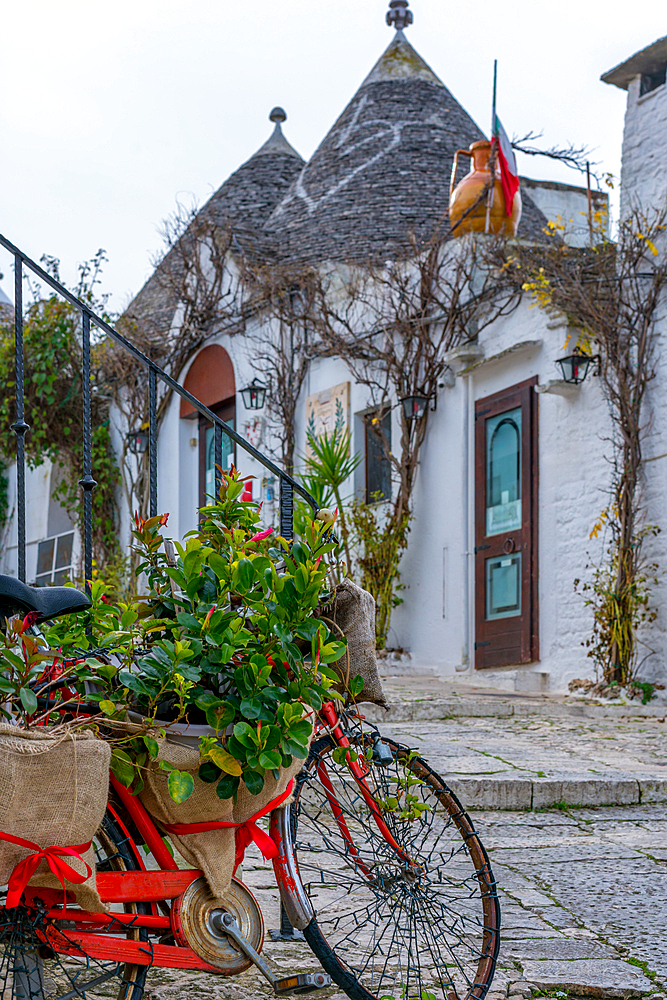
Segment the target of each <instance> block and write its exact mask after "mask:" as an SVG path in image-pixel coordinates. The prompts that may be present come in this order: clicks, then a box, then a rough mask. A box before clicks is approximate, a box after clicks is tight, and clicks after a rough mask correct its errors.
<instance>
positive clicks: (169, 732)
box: [127, 711, 231, 747]
mask: <svg viewBox="0 0 667 1000" xmlns="http://www.w3.org/2000/svg"><path fill="white" fill-rule="evenodd" d="M127 717H128V719H129V720H130V722H135V723H137V725H141V724H142V723H145V722H146V721H148V720H147V719H145V718H144V716H143V715H139V713H138V712H131V711H128V713H127ZM150 721H151V724H152V725H154V726H157V727H158V728H159V729H164V731H165V734H166V737H167V743H176V744H178V745H179V746H182V747H198V746H199V738H200V737H201V736H215V729H211V727H210V726H193V725H191V724H190V723H189V722H166V721H165V720H164V719H152V720H150ZM229 732H231V728H230V729H229Z"/></svg>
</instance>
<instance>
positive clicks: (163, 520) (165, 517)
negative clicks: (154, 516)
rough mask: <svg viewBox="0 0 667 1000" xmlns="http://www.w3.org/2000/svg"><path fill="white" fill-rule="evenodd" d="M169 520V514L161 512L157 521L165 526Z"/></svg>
mask: <svg viewBox="0 0 667 1000" xmlns="http://www.w3.org/2000/svg"><path fill="white" fill-rule="evenodd" d="M168 520H169V514H161V515H160V517H159V519H158V522H157V523H158V524H160V525H162V526H163V527H166V524H167V521H168Z"/></svg>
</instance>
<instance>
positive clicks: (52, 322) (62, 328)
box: [0, 250, 120, 568]
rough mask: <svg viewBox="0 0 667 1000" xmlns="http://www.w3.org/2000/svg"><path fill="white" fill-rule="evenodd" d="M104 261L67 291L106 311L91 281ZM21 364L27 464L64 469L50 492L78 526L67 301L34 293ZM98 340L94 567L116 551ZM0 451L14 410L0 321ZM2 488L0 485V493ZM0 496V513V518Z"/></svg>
mask: <svg viewBox="0 0 667 1000" xmlns="http://www.w3.org/2000/svg"><path fill="white" fill-rule="evenodd" d="M104 261H105V255H104V251H102V250H100V251H98V253H97V254H96V255H95V257H94V258H93V259H92V260H91V261H88V262H86V263H84V264H82V265H81V267H80V276H79V282H78V284H77V287H76V289H75V292H76V294H77V296H78V297H79V298H81V299H82V300H83V301H85V302H86V303H87V304H88V305H89V306H91V307H92V308H93V309H95V310H96V311H97V312H99V313H101V314H102V316H103V317H104V318H105V319H109V318H110V317H108V316H107V314H106V312H105V298H104V297H101V298H100V297H99V296H98V295H97V292H96V286H97V285H98V284H99V282H100V273H101V268H102V266H103V263H104ZM42 264H43V265H44V266H45V267H46V269H47V270H48V271H49V272H50V273H51V274H52V275H53V276H54V277H55V278H57V279H59V277H60V276H59V273H58V262H57V261H56V260H54V259H53V258H42ZM23 350H24V372H25V381H24V387H25V415H26V420H27V422H28V424H29V425H30V430H29V432H28V433H27V434H26V437H25V446H26V458H27V461H28V464H29V465H30V466H31V467H33V468H34V467H36V466H38V465H40V464H42V463H43V462H44V461H45V459H50V460H51V461H53V462H54V463H56V465H57V466H59V467H60V468H62V469H63V470H64V476H63V478H62V480H61V482H60V484H59V486H58V487H57V489H56V491H55V496H54V498H55V499H57V500H59V501H60V502H61V504H62V505H63V506H64V507H65V508H66V509H67V510H68V512H69V513H71V514H72V515H73V516H74V518H75V519H76V521H77V523H78V525H79V528H80V530H82V529H83V494H82V490H81V487H80V486H79V479H80V478H81V468H82V460H83V426H82V422H83V417H82V407H81V392H82V387H83V386H82V377H83V376H82V353H81V315H80V312H79V310H78V309H77V308H76V307H74V306H72V305H71V304H70V303H69V302H65V301H63V300H62V299H59V298H58V297H57V296H56V295H52V296H50V297H48V298H40V297H39V288H37V289H36V296H35V298H34V300H33V301H32V302H31V303H30V304H29V305H28V308H27V309H26V311H25V314H24V317H23ZM104 354H105V342H104V341H95V339H94V337H93V344H92V349H91V368H92V371H93V375H92V377H91V381H92V383H93V389H94V390H100V391H93V395H92V413H91V415H92V442H91V446H92V464H93V469H94V470H95V479H96V480H97V487H96V488H95V490H94V491H93V508H92V509H93V544H94V548H95V558H96V560H97V564H98V567H99V568H102V567H103V566H104V564H105V563H106V562H107V561H108V560H109V559H112V558H114V557H116V556H117V555H118V539H117V504H116V490H117V487H118V484H119V482H120V473H119V469H118V463H117V461H116V457H115V455H114V451H113V448H112V445H111V437H110V433H109V396H108V394H107V392H106V390H105V386H106V381H105V375H104V372H103V367H104V365H103V362H104ZM0 383H1V384H2V386H3V389H4V391H3V394H2V397H1V398H0V427H2V433H0V455H1V456H2V457H4V459H5V460H6V461H8V462H11V461H13V459H14V457H15V451H16V437H15V435H14V433H13V431H12V430H11V425H12V423H13V422H14V420H15V418H16V400H15V391H16V387H15V351H14V330H13V325H11V324H9V323H8V322H6V321H5V322H4V323H0ZM1 495H2V490H1V489H0V496H1ZM2 516H3V511H2V501H1V499H0V521H1V520H2Z"/></svg>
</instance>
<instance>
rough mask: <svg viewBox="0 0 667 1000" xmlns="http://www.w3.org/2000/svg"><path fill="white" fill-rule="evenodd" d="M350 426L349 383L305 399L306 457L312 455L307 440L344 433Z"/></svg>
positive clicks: (324, 390)
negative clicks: (336, 432)
mask: <svg viewBox="0 0 667 1000" xmlns="http://www.w3.org/2000/svg"><path fill="white" fill-rule="evenodd" d="M349 426H350V383H349V382H341V383H340V384H339V385H334V386H331V388H330V389H323V390H322V391H321V392H314V393H313V394H312V395H310V396H307V397H306V455H307V456H308V457H310V455H311V454H312V451H311V448H310V443H309V439H310V438H311V437H314V438H319V437H321V436H322V435H323V434H333V432H334V431H336V430H338V431H340V432H344V431H346V430H348V428H349Z"/></svg>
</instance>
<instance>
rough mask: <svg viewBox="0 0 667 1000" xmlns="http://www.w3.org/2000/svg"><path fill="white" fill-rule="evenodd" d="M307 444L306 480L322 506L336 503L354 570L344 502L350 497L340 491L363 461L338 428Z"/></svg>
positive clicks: (347, 434)
mask: <svg viewBox="0 0 667 1000" xmlns="http://www.w3.org/2000/svg"><path fill="white" fill-rule="evenodd" d="M308 444H309V446H310V452H311V453H310V455H305V456H303V459H304V461H305V464H306V475H305V476H304V481H305V482H307V483H308V489H309V490H310V492H311V493H312V494H313V496H314V497H315V499H316V500H317V501H318V504H319V506H321V507H328V506H329V504H331V503H333V502H335V504H336V507H337V508H338V523H339V524H340V533H341V536H342V540H343V546H344V548H345V559H346V561H347V567H348V572H349V571H350V570H351V568H352V559H351V556H350V546H349V529H348V525H347V519H346V517H345V508H344V500H346V499H347V497H343V496H341V489H342V488H343V486H344V485H345V483H346V481H347V480H348V479H349V478H350V476H351V475H352V473H353V472H354V470H355V469H356V468H357V466H358V465H359V463H360V462H361V455H360V454H359V453H358V452H357V453H356V454H354V455H352V454H351V435H350V432H349V430H344V431H343V430H341V429H340V428H338V427H336V428H335V430H334V431H333V432H332V433H331V434H329V433H328V432H327V431H325V433H324V434H322V435H321V436H320V437H315V435H314V434H308ZM321 499H322V500H324V499H328V501H329V502H328V503H320V500H321Z"/></svg>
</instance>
